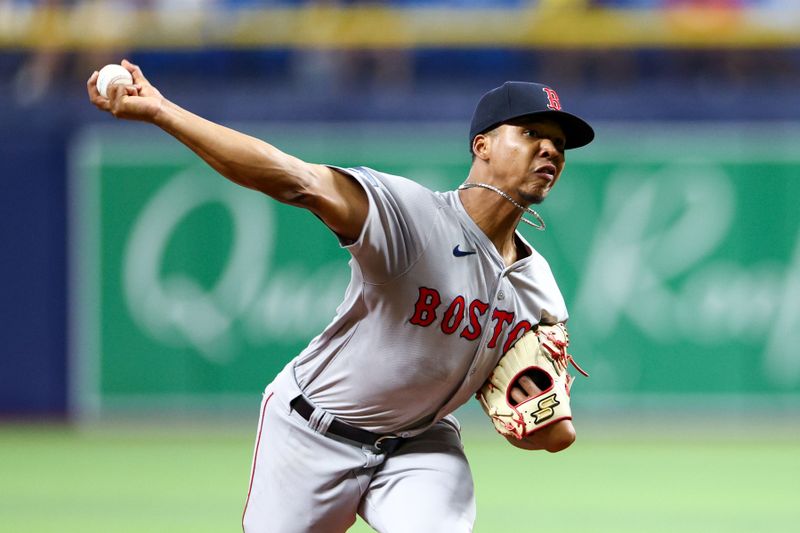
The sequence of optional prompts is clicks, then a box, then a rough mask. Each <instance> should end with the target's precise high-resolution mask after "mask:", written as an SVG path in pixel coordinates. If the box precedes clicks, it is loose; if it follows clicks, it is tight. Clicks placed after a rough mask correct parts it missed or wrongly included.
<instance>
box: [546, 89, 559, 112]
mask: <svg viewBox="0 0 800 533" xmlns="http://www.w3.org/2000/svg"><path fill="white" fill-rule="evenodd" d="M542 90H543V91H544V92H545V94H546V95H547V107H548V109H552V110H553V111H561V100H559V99H558V93H556V92H555V91H554V90H553V89H551V88H550V87H544V88H543V89H542Z"/></svg>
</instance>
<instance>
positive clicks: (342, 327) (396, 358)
mask: <svg viewBox="0 0 800 533" xmlns="http://www.w3.org/2000/svg"><path fill="white" fill-rule="evenodd" d="M346 172H347V173H348V174H350V175H351V176H353V177H354V178H355V179H357V180H358V181H359V182H360V183H361V185H362V186H363V188H364V190H365V191H366V192H367V196H368V197H369V204H370V205H369V214H368V216H367V220H366V223H365V225H364V228H363V230H362V233H361V235H360V237H359V238H358V240H357V241H356V242H355V243H353V244H350V245H347V246H345V247H346V248H347V249H348V250H349V251H350V253H351V254H352V259H351V269H352V279H351V281H350V285H349V287H348V289H347V293H346V296H345V298H344V302H343V303H342V304H341V305H340V306H339V308H338V310H337V315H336V317H335V318H334V320H333V322H331V324H330V325H329V326H328V327H327V328H326V329H325V331H324V332H323V333H322V334H321V335H319V336H318V337H316V338H315V339H314V340H313V341H312V342H311V343H310V345H309V346H308V348H307V349H306V350H305V351H303V352H302V353H301V354H300V356H299V357H298V358H297V360H296V362H295V373H296V376H297V380H298V383H299V384H300V387H301V388H302V389H303V390H304V392H305V394H306V395H307V396H308V397H309V398H310V399H311V400H312V401H313V402H314V403H315V404H316V405H318V406H319V407H321V408H323V409H325V410H326V411H328V412H329V413H331V414H333V415H334V416H336V417H337V418H339V419H341V420H342V421H344V422H347V423H350V424H353V425H355V426H359V427H362V428H364V429H368V430H370V431H374V432H376V433H395V432H401V431H402V432H407V433H410V434H415V433H418V432H419V431H421V430H423V429H424V428H426V427H428V426H429V425H430V424H432V423H433V422H435V421H436V420H438V419H441V417H443V416H444V415H446V414H447V413H449V412H451V411H453V410H455V409H456V408H457V407H458V406H460V405H461V404H463V403H464V402H466V401H467V400H468V399H469V398H470V397H471V396H472V395H473V394H474V393H475V391H476V390H477V389H478V388H480V386H481V385H482V384H483V382H484V380H485V379H486V377H487V376H488V374H489V372H490V371H491V370H492V369H493V368H494V367H495V365H496V364H497V361H498V360H499V358H500V356H501V355H502V354H503V353H504V352H505V351H506V350H507V349H508V348H509V347H510V346H511V345H512V344H513V342H514V341H515V340H516V339H517V338H519V337H520V335H522V334H523V333H524V332H525V331H527V330H529V329H531V327H532V326H534V325H536V324H538V323H539V321H540V320H541V318H542V316H548V317H553V318H555V319H556V320H557V321H564V320H566V319H567V310H566V306H565V304H564V299H563V297H562V296H561V292H560V291H559V289H558V286H557V285H556V282H555V280H554V279H553V275H552V272H551V271H550V267H549V266H548V264H547V262H546V261H545V260H544V258H542V256H541V255H539V254H538V253H537V252H536V251H535V250H534V249H533V248H532V247H531V246H530V245H528V244H527V243H525V245H526V247H527V248H528V250H529V252H530V254H529V255H528V256H527V257H525V258H524V259H521V260H520V261H517V262H516V263H514V264H513V265H511V266H509V267H506V266H505V264H504V262H503V259H502V257H501V256H500V254H499V252H498V251H497V249H496V248H495V246H494V245H493V244H492V243H491V242H490V241H489V239H488V238H487V237H486V235H485V234H484V233H483V231H481V229H480V228H478V226H477V225H476V224H475V223H474V222H473V220H472V219H471V218H470V217H469V215H468V214H467V213H466V212H465V211H464V208H463V207H462V205H461V201H460V200H459V197H458V193H457V192H456V191H450V192H445V193H434V192H432V191H430V190H428V189H426V188H425V187H422V186H421V185H419V184H417V183H415V182H413V181H410V180H407V179H405V178H401V177H398V176H391V175H388V174H383V173H380V172H376V171H374V170H371V169H368V168H364V167H360V168H355V169H349V170H347V171H346ZM521 238H522V237H521V236H520V239H521ZM523 242H524V240H523Z"/></svg>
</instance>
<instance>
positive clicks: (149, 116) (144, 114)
mask: <svg viewBox="0 0 800 533" xmlns="http://www.w3.org/2000/svg"><path fill="white" fill-rule="evenodd" d="M121 65H122V66H123V67H124V68H125V69H127V70H128V72H130V73H131V76H132V77H133V84H132V85H122V84H113V85H110V86H109V87H108V98H106V97H105V96H103V95H101V94H100V91H98V89H97V77H98V75H99V73H98V72H97V71H95V72H93V73H92V75H91V76H90V77H89V79H88V80H87V82H86V90H87V92H88V93H89V101H90V102H91V103H92V104H94V105H95V106H96V107H97V108H98V109H100V110H102V111H108V112H109V113H111V114H112V115H114V116H115V117H117V118H122V119H128V120H141V121H145V122H154V121H155V118H156V116H158V113H159V111H160V110H161V108H162V106H163V105H164V102H165V100H164V97H163V96H161V93H160V92H159V91H158V89H156V88H155V87H153V86H152V85H151V84H150V82H149V81H147V78H145V76H144V74H142V70H141V69H140V68H139V67H138V66H136V65H134V64H133V63H131V62H130V61H128V60H127V59H123V60H122V63H121Z"/></svg>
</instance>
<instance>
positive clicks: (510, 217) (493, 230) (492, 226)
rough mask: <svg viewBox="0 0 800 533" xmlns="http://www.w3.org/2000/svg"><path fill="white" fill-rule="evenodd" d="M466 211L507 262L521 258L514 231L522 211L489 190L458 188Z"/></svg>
mask: <svg viewBox="0 0 800 533" xmlns="http://www.w3.org/2000/svg"><path fill="white" fill-rule="evenodd" d="M458 195H459V198H460V199H461V204H462V205H463V206H464V210H465V211H466V212H467V214H468V215H469V216H470V218H471V219H472V220H473V222H475V224H476V225H477V226H478V227H479V228H480V229H481V230H482V231H483V232H484V233H485V234H486V236H487V237H488V238H489V240H490V241H492V244H494V246H495V248H497V251H498V252H499V253H500V255H501V256H502V257H503V260H504V262H505V264H506V265H511V264H512V263H514V262H516V261H517V260H518V259H519V258H520V254H519V253H518V247H517V243H516V239H515V238H514V232H515V230H516V228H517V225H518V224H519V221H520V218H521V217H522V212H521V211H520V210H519V209H517V208H516V207H515V206H514V205H513V204H512V203H510V202H509V201H507V200H506V199H504V198H503V197H502V196H499V195H497V194H496V193H494V192H492V191H489V190H486V189H477V188H476V189H469V190H466V191H464V190H462V191H458Z"/></svg>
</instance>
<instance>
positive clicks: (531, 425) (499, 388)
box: [476, 323, 589, 439]
mask: <svg viewBox="0 0 800 533" xmlns="http://www.w3.org/2000/svg"><path fill="white" fill-rule="evenodd" d="M567 346H569V335H568V334H567V328H566V327H565V326H564V324H563V323H558V324H554V325H552V326H546V325H539V326H538V327H537V328H536V329H535V330H531V331H528V332H527V333H525V335H523V336H522V338H520V339H519V340H518V341H517V342H516V343H515V344H514V346H512V347H511V349H510V350H508V351H507V352H506V353H505V355H503V357H501V358H500V361H499V362H498V363H497V367H496V368H495V369H494V371H493V372H492V373H491V374H490V375H489V378H488V379H487V380H486V383H484V385H483V387H481V389H480V390H479V391H478V393H477V395H476V396H477V398H478V401H480V403H481V406H482V407H483V410H484V411H486V414H488V415H489V417H490V418H491V419H492V423H494V427H495V428H496V429H497V431H498V433H500V434H501V435H504V436H506V437H510V436H514V437H516V438H517V439H522V438H524V437H525V436H527V435H530V434H531V433H533V432H534V431H536V430H538V429H541V428H543V427H545V426H547V425H550V424H552V423H554V422H557V421H559V420H564V419H570V418H572V411H571V409H570V406H569V389H570V385H571V383H572V376H571V375H570V374H569V373H568V372H567V366H568V365H569V364H570V363H571V364H572V366H574V367H575V369H576V370H577V371H578V372H580V373H581V374H583V375H584V376H586V377H588V376H589V374H587V373H586V372H584V371H583V369H582V368H581V367H579V366H578V365H577V363H575V361H574V360H573V359H572V356H571V355H570V354H568V353H567ZM523 375H527V376H529V377H530V378H531V379H532V380H533V382H534V383H536V386H537V387H538V388H539V389H541V390H542V392H541V393H540V394H538V395H536V396H532V397H530V398H527V399H525V400H524V401H522V402H520V403H517V402H515V401H514V400H513V399H512V397H511V389H512V388H513V387H514V386H515V385H516V384H517V382H518V380H519V379H520V378H521V377H522V376H523Z"/></svg>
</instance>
